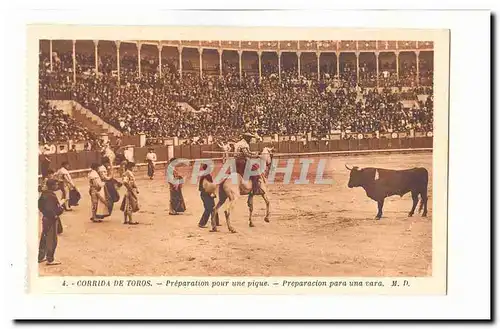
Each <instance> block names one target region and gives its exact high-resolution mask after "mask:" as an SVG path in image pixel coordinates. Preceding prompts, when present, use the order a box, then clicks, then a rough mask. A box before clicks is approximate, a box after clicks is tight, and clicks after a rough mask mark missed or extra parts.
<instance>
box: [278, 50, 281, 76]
mask: <svg viewBox="0 0 500 329" xmlns="http://www.w3.org/2000/svg"><path fill="white" fill-rule="evenodd" d="M278 78H279V80H280V81H281V51H278Z"/></svg>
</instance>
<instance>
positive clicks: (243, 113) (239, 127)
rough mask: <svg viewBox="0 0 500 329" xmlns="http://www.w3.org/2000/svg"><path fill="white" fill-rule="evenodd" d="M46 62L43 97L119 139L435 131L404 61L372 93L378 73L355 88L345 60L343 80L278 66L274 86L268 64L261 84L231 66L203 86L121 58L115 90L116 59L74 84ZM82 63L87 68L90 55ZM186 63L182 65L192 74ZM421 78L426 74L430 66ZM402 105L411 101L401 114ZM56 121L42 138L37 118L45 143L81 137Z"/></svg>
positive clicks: (428, 104) (195, 77)
mask: <svg viewBox="0 0 500 329" xmlns="http://www.w3.org/2000/svg"><path fill="white" fill-rule="evenodd" d="M47 60H48V59H47V57H43V56H41V60H40V68H41V69H40V93H41V94H44V95H53V94H54V93H62V94H64V95H69V97H71V98H72V99H74V100H76V101H78V102H80V103H81V105H82V106H84V107H86V108H88V109H89V110H91V111H93V112H94V113H95V114H96V115H98V116H100V117H101V118H102V119H103V120H105V121H106V122H108V123H110V124H111V125H113V126H115V127H116V128H117V129H119V130H121V131H122V132H124V133H126V134H138V133H145V134H146V135H147V137H148V138H149V139H156V138H161V137H172V136H177V137H179V138H183V139H189V138H194V139H198V138H199V139H200V140H201V139H203V138H206V137H207V136H208V135H212V136H224V137H225V138H231V137H233V136H237V135H238V134H240V133H241V132H243V131H244V130H253V131H255V132H257V133H258V134H260V135H273V134H283V135H300V134H307V133H311V134H312V136H314V137H317V138H322V137H324V136H326V135H328V134H330V133H332V132H360V133H370V132H375V131H379V132H381V133H382V132H392V131H408V130H410V129H414V130H415V131H431V130H432V125H433V121H432V119H433V103H432V88H431V87H415V86H414V87H412V88H410V89H409V90H404V91H403V90H402V84H401V83H404V82H405V79H408V80H409V79H413V80H415V78H416V72H415V66H414V65H413V66H412V65H410V64H407V63H403V69H402V70H400V78H401V79H400V80H399V81H395V80H394V76H395V74H393V72H392V71H395V69H394V68H393V67H382V68H381V72H380V77H379V78H380V86H384V87H388V86H390V87H399V88H384V89H383V90H377V89H376V88H372V87H374V85H376V70H374V65H370V64H367V63H364V64H363V65H362V66H361V69H360V83H359V84H358V83H357V81H356V68H355V67H353V66H352V65H349V63H345V64H343V65H342V68H341V70H342V72H341V74H340V77H338V76H333V75H332V76H330V75H329V74H322V79H321V80H320V81H317V79H307V74H302V76H301V77H300V78H299V76H298V72H297V70H296V69H282V71H281V72H282V75H281V81H280V80H279V79H278V77H277V68H275V67H273V66H272V65H264V66H263V68H262V71H263V79H262V81H259V79H258V76H252V77H250V76H248V77H244V79H242V80H241V81H240V78H239V69H238V67H237V66H232V67H229V68H227V67H226V66H224V75H223V76H222V77H219V76H218V75H211V76H208V75H205V76H204V77H203V79H200V77H199V72H197V71H196V70H193V72H191V73H188V72H184V73H183V76H182V79H181V78H180V76H179V73H178V71H177V69H176V67H175V64H174V63H173V61H164V62H162V74H161V76H160V74H159V72H158V70H157V66H158V60H157V59H156V60H154V59H142V60H141V63H142V67H141V71H142V74H141V76H139V75H138V73H137V57H134V56H129V55H127V56H124V57H122V59H121V71H120V83H118V79H117V77H116V74H113V73H112V72H113V70H114V69H115V67H116V64H113V61H116V58H113V57H112V56H100V58H99V59H98V62H99V67H100V74H98V75H96V74H95V72H93V71H92V70H90V71H87V66H84V65H80V64H79V65H77V72H80V73H81V72H88V73H87V74H81V75H79V76H78V79H77V82H76V84H73V83H72V75H71V74H70V73H71V72H72V58H71V56H69V57H68V56H67V54H60V55H58V57H57V63H58V64H57V68H55V69H54V70H53V72H50V70H48V69H47ZM81 60H82V61H83V62H84V63H89V62H91V61H94V58H93V55H92V56H90V57H89V58H86V59H84V58H81ZM185 62H186V63H185V65H184V64H183V67H185V68H186V70H188V69H189V65H188V61H187V60H185ZM405 65H406V66H405ZM90 67H92V66H90ZM421 72H422V70H421ZM423 72H425V74H426V76H431V75H432V69H428V70H425V71H423ZM422 94H423V95H428V97H427V99H426V100H419V99H418V95H422ZM403 101H410V102H413V103H412V104H411V106H410V107H406V108H405V107H404V106H403ZM47 111H51V110H50V109H48V107H47V106H46V103H44V102H41V103H40V113H47ZM50 113H52V114H51V116H52V117H54V116H53V115H54V114H53V112H50ZM40 118H42V114H40ZM61 118H64V119H61V120H62V121H63V122H66V124H65V125H60V127H59V128H58V129H59V130H58V131H54V130H52V131H50V130H49V131H47V130H46V129H47V128H45V127H46V126H45V125H43V124H42V121H40V131H41V135H40V136H41V137H42V135H43V138H44V139H45V140H50V139H54V138H60V139H64V138H70V137H71V138H75V136H74V135H73V134H76V135H78V136H77V137H78V138H80V137H81V138H85V133H84V132H83V131H82V130H81V129H75V130H74V132H70V130H71V129H72V126H70V125H71V124H72V123H71V121H69V119H70V118H67V117H64V116H63V117H61ZM44 120H45V119H44ZM43 122H46V121H43ZM53 129H55V128H53ZM63 130H64V132H63ZM58 134H60V135H58Z"/></svg>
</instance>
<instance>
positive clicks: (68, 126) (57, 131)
mask: <svg viewBox="0 0 500 329" xmlns="http://www.w3.org/2000/svg"><path fill="white" fill-rule="evenodd" d="M38 127H39V131H38V140H39V143H40V144H47V143H55V142H66V141H68V140H72V141H74V142H86V141H90V140H94V139H95V136H94V135H93V134H92V133H90V132H89V131H88V130H87V129H85V128H83V127H81V125H80V124H79V123H78V122H76V121H75V120H74V119H73V118H71V117H70V116H69V115H68V114H65V113H64V112H62V111H61V110H58V109H56V108H54V107H52V106H50V105H49V103H48V102H47V100H45V99H44V98H43V96H42V97H40V101H39V106H38Z"/></svg>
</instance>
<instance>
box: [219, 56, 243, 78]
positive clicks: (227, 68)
mask: <svg viewBox="0 0 500 329" xmlns="http://www.w3.org/2000/svg"><path fill="white" fill-rule="evenodd" d="M239 61H240V59H239V55H238V52H237V51H236V50H224V51H223V52H222V74H223V75H225V76H235V77H236V76H239V74H240V73H239V69H240V68H239V65H240V64H239Z"/></svg>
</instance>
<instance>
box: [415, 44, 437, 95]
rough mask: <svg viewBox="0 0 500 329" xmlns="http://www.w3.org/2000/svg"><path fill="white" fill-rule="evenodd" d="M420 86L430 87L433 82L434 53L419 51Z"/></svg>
mask: <svg viewBox="0 0 500 329" xmlns="http://www.w3.org/2000/svg"><path fill="white" fill-rule="evenodd" d="M418 65H419V69H420V85H421V86H427V87H432V86H433V81H434V52H433V51H432V50H431V51H421V52H420V54H419V57H418Z"/></svg>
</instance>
